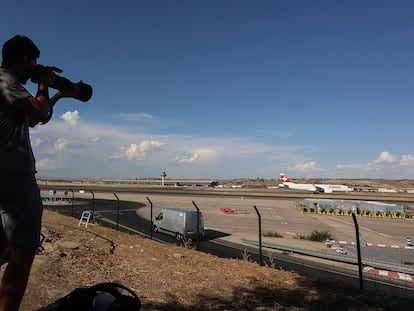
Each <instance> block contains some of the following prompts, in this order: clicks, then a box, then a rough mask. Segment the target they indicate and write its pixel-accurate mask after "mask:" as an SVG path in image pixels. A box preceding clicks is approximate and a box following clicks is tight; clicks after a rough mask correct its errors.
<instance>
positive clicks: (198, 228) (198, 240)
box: [193, 201, 200, 250]
mask: <svg viewBox="0 0 414 311" xmlns="http://www.w3.org/2000/svg"><path fill="white" fill-rule="evenodd" d="M193 205H194V207H195V208H196V210H197V232H196V233H197V240H196V241H197V243H196V250H198V248H199V245H200V238H199V235H200V210H199V209H198V206H197V205H196V204H195V202H194V201H193Z"/></svg>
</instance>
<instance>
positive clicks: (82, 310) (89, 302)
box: [37, 283, 141, 311]
mask: <svg viewBox="0 0 414 311" xmlns="http://www.w3.org/2000/svg"><path fill="white" fill-rule="evenodd" d="M120 290H124V291H126V292H128V294H130V295H124V294H122V293H121V292H120ZM108 298H109V300H108ZM99 299H101V300H106V302H107V306H106V307H104V308H102V307H99V306H98V305H97V304H99V302H98V300H99ZM101 302H102V301H101ZM140 309H141V301H140V300H139V298H138V296H137V295H136V294H135V293H134V292H133V291H132V290H131V289H129V288H128V287H126V286H124V285H122V284H118V283H99V284H96V285H93V286H90V287H80V288H76V289H75V290H73V291H72V292H70V293H69V294H68V295H66V296H64V297H62V298H60V299H58V300H57V301H55V302H54V303H52V304H50V305H48V306H46V307H42V308H40V309H38V310H37V311H103V310H105V311H118V310H119V311H120V310H124V311H137V310H140Z"/></svg>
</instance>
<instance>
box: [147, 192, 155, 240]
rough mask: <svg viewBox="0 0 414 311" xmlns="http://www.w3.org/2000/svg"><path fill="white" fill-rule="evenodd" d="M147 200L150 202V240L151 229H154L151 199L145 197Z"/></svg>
mask: <svg viewBox="0 0 414 311" xmlns="http://www.w3.org/2000/svg"><path fill="white" fill-rule="evenodd" d="M147 200H148V202H149V203H150V208H151V216H150V223H151V227H150V232H151V233H150V236H151V240H152V231H154V228H153V226H154V223H153V222H152V202H151V200H150V199H149V198H148V197H147Z"/></svg>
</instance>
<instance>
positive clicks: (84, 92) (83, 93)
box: [31, 64, 92, 102]
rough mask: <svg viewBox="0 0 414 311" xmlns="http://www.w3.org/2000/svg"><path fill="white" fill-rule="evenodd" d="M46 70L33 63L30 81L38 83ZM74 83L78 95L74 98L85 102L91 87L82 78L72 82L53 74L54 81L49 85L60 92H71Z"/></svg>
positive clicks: (90, 95) (44, 67) (90, 93)
mask: <svg viewBox="0 0 414 311" xmlns="http://www.w3.org/2000/svg"><path fill="white" fill-rule="evenodd" d="M46 70H47V67H46V66H43V65H39V64H37V65H35V67H34V68H33V73H32V77H31V81H32V82H33V83H39V81H40V77H41V76H42V75H43V74H44V72H45V71H46ZM75 85H77V86H78V87H79V90H80V95H79V96H76V97H74V98H76V99H78V100H80V101H83V102H87V101H88V100H89V99H91V97H92V87H91V86H90V85H89V84H86V83H84V82H82V80H81V81H79V82H77V83H73V82H72V81H70V80H69V79H67V78H64V77H61V76H59V75H57V74H55V81H53V83H52V85H50V87H51V88H53V89H55V90H58V91H60V92H62V93H66V92H71V91H72V90H73V88H74V87H75Z"/></svg>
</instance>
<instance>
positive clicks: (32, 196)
mask: <svg viewBox="0 0 414 311" xmlns="http://www.w3.org/2000/svg"><path fill="white" fill-rule="evenodd" d="M42 213H43V205H42V198H41V196H40V190H39V187H38V186H37V183H36V178H35V176H34V174H30V175H18V176H10V175H9V176H0V216H1V225H2V226H1V227H0V238H1V239H6V241H7V245H8V247H9V248H10V249H12V250H16V251H34V250H36V249H37V248H38V247H39V246H40V230H41V222H42Z"/></svg>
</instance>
